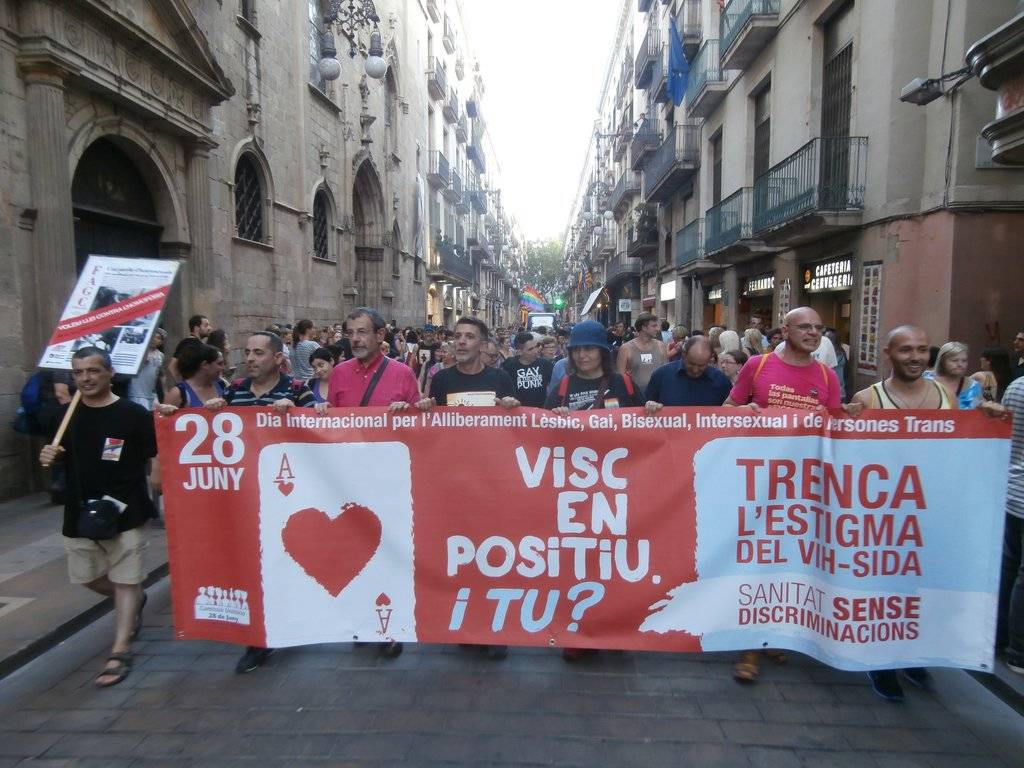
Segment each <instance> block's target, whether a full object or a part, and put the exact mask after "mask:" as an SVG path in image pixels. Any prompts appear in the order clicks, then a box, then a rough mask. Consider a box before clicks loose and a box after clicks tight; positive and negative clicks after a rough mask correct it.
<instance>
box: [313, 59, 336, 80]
mask: <svg viewBox="0 0 1024 768" xmlns="http://www.w3.org/2000/svg"><path fill="white" fill-rule="evenodd" d="M317 66H318V68H319V70H320V75H321V76H322V77H323V78H324V80H337V79H338V78H339V77H341V62H340V61H338V60H337V59H335V58H333V57H332V58H327V57H325V58H322V59H320V63H319V64H318V65H317Z"/></svg>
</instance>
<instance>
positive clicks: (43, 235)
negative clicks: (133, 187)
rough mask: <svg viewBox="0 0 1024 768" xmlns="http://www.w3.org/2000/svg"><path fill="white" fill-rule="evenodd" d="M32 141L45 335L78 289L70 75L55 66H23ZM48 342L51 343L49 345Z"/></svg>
mask: <svg viewBox="0 0 1024 768" xmlns="http://www.w3.org/2000/svg"><path fill="white" fill-rule="evenodd" d="M20 68H21V75H22V78H23V79H24V81H25V91H26V93H25V103H26V117H27V124H28V129H29V131H30V132H31V138H30V140H29V152H28V158H29V171H30V189H31V192H32V205H33V207H34V208H35V210H36V217H35V227H34V229H33V233H32V263H33V266H34V275H33V279H34V280H33V281H34V285H35V299H36V319H37V322H38V327H39V329H40V330H39V333H40V334H41V336H47V335H48V334H49V333H50V331H51V330H52V329H53V328H54V326H55V325H56V324H57V320H58V318H59V317H60V313H61V312H62V311H63V309H64V304H65V303H66V301H67V298H68V296H69V295H70V293H71V288H72V287H73V286H74V283H75V277H76V275H75V228H74V220H73V216H72V212H71V173H70V171H69V170H68V142H67V121H66V119H65V115H64V80H65V77H66V76H67V75H68V72H67V70H65V69H64V68H62V67H61V66H59V65H58V64H56V63H55V62H51V61H22V62H20ZM43 341H44V342H45V339H43Z"/></svg>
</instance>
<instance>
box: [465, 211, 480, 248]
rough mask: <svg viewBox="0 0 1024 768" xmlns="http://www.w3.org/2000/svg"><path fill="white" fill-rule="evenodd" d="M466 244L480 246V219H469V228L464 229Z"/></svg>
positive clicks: (474, 217)
mask: <svg viewBox="0 0 1024 768" xmlns="http://www.w3.org/2000/svg"><path fill="white" fill-rule="evenodd" d="M466 244H467V245H479V244H480V219H479V218H478V217H476V216H470V217H469V226H468V227H466Z"/></svg>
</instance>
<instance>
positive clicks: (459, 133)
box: [455, 113, 469, 144]
mask: <svg viewBox="0 0 1024 768" xmlns="http://www.w3.org/2000/svg"><path fill="white" fill-rule="evenodd" d="M455 140H456V141H457V142H459V144H465V143H466V142H467V141H468V140H469V118H467V117H466V115H465V113H463V114H461V115H459V122H458V123H456V125H455Z"/></svg>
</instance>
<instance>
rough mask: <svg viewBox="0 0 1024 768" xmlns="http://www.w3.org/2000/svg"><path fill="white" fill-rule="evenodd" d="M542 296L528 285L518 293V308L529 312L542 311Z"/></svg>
mask: <svg viewBox="0 0 1024 768" xmlns="http://www.w3.org/2000/svg"><path fill="white" fill-rule="evenodd" d="M544 304H545V302H544V294H542V293H541V292H540V291H538V290H537V289H536V288H534V287H533V286H532V285H528V286H526V287H525V288H523V290H521V291H520V292H519V306H521V307H526V309H527V311H529V312H543V311H544Z"/></svg>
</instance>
